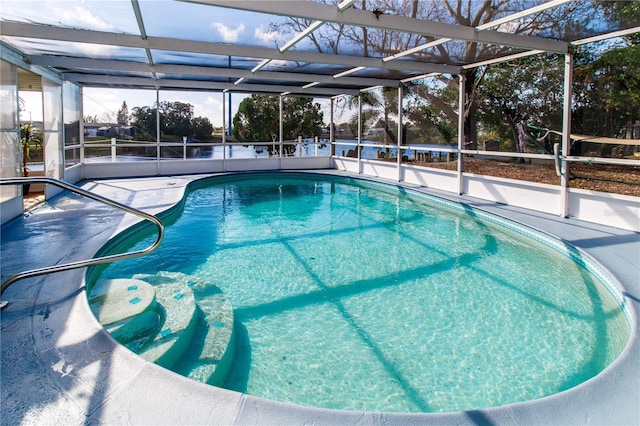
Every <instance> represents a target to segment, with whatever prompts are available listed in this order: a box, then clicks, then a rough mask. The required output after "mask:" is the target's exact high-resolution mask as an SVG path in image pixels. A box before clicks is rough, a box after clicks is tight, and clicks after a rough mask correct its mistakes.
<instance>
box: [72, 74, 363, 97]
mask: <svg viewBox="0 0 640 426" xmlns="http://www.w3.org/2000/svg"><path fill="white" fill-rule="evenodd" d="M63 76H64V78H65V79H66V80H67V81H71V82H74V83H78V84H83V85H98V86H101V87H126V88H146V89H149V88H156V87H157V88H158V89H165V90H213V91H220V92H222V91H225V90H226V91H228V92H243V93H273V94H280V93H282V92H290V93H292V94H298V95H304V96H319V97H321V96H327V97H328V96H336V95H357V94H358V93H360V90H359V89H346V88H344V89H343V88H327V87H324V88H315V87H312V88H308V89H302V88H301V87H299V86H287V85H277V84H276V85H274V84H246V83H243V84H238V85H234V84H233V83H224V82H219V83H218V82H211V81H200V80H190V81H186V80H172V79H159V80H151V79H149V78H144V77H119V76H110V75H97V74H79V73H64V74H63Z"/></svg>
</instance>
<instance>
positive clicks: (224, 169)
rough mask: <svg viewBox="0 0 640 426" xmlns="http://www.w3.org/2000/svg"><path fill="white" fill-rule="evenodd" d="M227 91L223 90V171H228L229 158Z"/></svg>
mask: <svg viewBox="0 0 640 426" xmlns="http://www.w3.org/2000/svg"><path fill="white" fill-rule="evenodd" d="M225 98H226V96H225V92H222V171H223V172H226V171H227V163H226V161H225V160H226V158H227V146H226V143H227V128H226V125H225V123H226V122H227V115H226V106H227V105H226V101H225Z"/></svg>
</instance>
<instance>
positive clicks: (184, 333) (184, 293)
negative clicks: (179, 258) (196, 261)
mask: <svg viewBox="0 0 640 426" xmlns="http://www.w3.org/2000/svg"><path fill="white" fill-rule="evenodd" d="M154 277H155V276H147V277H145V280H146V281H149V282H150V283H151V284H155V283H154V281H158V280H157V279H155V278H154ZM161 281H163V282H161V283H160V284H159V285H155V289H156V301H157V306H158V308H159V309H160V310H161V312H162V314H163V316H164V323H163V324H162V327H161V328H160V331H159V333H158V334H156V335H155V336H154V338H153V339H152V340H151V341H150V342H149V343H148V344H147V345H146V346H145V347H143V348H142V349H139V348H133V347H131V348H130V349H132V350H134V351H135V352H136V353H137V354H138V355H140V356H141V357H142V358H144V359H145V360H147V361H149V362H154V363H156V364H158V365H161V366H163V367H165V368H171V366H173V364H175V362H176V361H177V360H178V359H179V358H180V357H181V356H182V355H183V354H184V352H185V350H186V349H187V347H188V346H189V344H190V342H191V339H192V337H193V332H194V328H195V322H196V320H197V316H196V313H197V310H196V303H195V299H194V297H193V292H192V291H191V289H190V288H189V287H188V286H187V285H185V284H184V283H181V282H166V280H161ZM127 346H128V345H127ZM136 349H137V350H136Z"/></svg>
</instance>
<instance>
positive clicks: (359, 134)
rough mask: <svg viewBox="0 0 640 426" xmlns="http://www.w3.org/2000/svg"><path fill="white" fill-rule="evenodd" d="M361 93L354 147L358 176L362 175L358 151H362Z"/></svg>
mask: <svg viewBox="0 0 640 426" xmlns="http://www.w3.org/2000/svg"><path fill="white" fill-rule="evenodd" d="M361 143H362V93H360V94H359V95H358V141H357V145H356V156H357V157H356V158H357V159H358V174H360V173H362V170H361V168H360V151H361V150H362V146H361V145H360V144H361Z"/></svg>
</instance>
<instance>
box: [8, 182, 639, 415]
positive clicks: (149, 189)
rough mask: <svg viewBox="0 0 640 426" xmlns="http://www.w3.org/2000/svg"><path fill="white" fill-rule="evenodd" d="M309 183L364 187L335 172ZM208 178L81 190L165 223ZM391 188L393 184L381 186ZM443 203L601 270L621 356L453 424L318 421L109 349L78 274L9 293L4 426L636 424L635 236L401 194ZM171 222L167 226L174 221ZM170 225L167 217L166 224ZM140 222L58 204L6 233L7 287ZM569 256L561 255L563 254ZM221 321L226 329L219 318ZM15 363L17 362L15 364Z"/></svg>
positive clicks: (82, 255)
mask: <svg viewBox="0 0 640 426" xmlns="http://www.w3.org/2000/svg"><path fill="white" fill-rule="evenodd" d="M315 173H318V174H328V175H339V176H346V177H354V178H355V177H358V178H361V177H360V176H357V175H354V174H351V173H344V172H336V171H335V170H334V171H327V172H325V171H321V170H318V171H316V172H315ZM203 177H204V176H202V175H194V176H167V177H151V178H135V179H106V180H90V181H86V182H83V183H82V184H81V186H82V187H83V188H84V189H87V190H90V191H93V192H96V193H98V194H101V195H103V196H107V197H109V198H112V199H115V200H117V201H120V202H123V203H125V204H127V205H131V206H133V207H136V208H139V209H142V210H144V211H147V212H149V213H153V214H160V215H164V214H165V213H163V212H166V211H167V209H174V208H175V206H178V208H175V210H179V206H180V205H181V200H182V197H183V194H184V192H185V191H186V188H187V187H188V186H189V185H197V184H196V183H197V181H198V180H199V179H201V178H203ZM387 183H391V184H394V183H393V182H387ZM402 187H403V188H411V189H415V190H417V191H421V192H425V193H427V194H435V195H438V196H439V197H440V199H447V200H451V201H453V202H462V203H464V204H465V205H467V206H471V207H473V208H475V209H477V210H476V212H478V213H480V214H482V213H483V212H489V213H495V214H496V215H498V216H501V217H505V218H509V219H512V220H514V221H516V222H519V223H522V224H526V225H528V226H530V227H533V228H535V229H539V230H542V231H544V232H545V233H549V234H551V235H553V236H556V237H557V238H558V241H560V247H559V248H558V249H560V250H564V248H566V247H571V246H575V247H577V248H578V249H579V252H578V253H577V258H578V259H581V261H584V263H586V264H588V263H590V262H592V259H593V262H594V263H596V264H597V265H601V266H603V267H604V268H606V272H605V275H608V276H610V277H613V283H614V284H615V288H616V289H617V290H618V291H619V294H620V295H621V297H622V301H623V303H624V305H625V307H626V311H625V312H626V313H627V314H628V316H629V317H630V319H631V338H630V339H629V341H628V343H627V346H626V347H625V349H624V350H623V352H622V354H621V355H620V356H619V357H618V358H617V359H616V360H615V361H614V362H613V363H612V364H611V365H609V366H608V367H607V368H605V370H604V371H602V372H601V373H599V374H598V375H596V376H595V377H593V378H591V379H589V380H587V381H586V382H585V383H583V384H581V385H578V386H575V387H573V388H570V389H568V390H566V391H563V392H560V393H558V394H554V395H551V396H548V397H544V398H539V399H534V400H530V401H526V402H522V403H514V404H508V405H505V406H500V407H495V408H485V409H477V410H471V411H462V412H450V413H406V414H405V413H380V412H374V411H354V410H325V409H314V408H308V407H304V406H301V405H294V404H286V403H278V402H277V401H274V400H268V399H262V398H257V397H254V396H251V395H247V394H243V393H238V392H234V391H229V390H225V389H222V388H220V387H215V386H208V385H203V384H200V383H197V382H195V381H193V380H190V379H187V378H184V377H182V376H180V375H177V374H175V373H172V372H170V371H169V370H166V369H164V368H162V367H160V366H158V365H156V364H154V363H150V362H148V361H146V360H144V359H143V358H141V357H140V356H137V355H133V354H132V352H131V351H129V350H127V349H125V348H124V346H121V345H119V344H117V343H116V341H115V340H114V339H112V338H111V337H110V336H109V335H108V334H107V333H106V332H105V330H104V328H103V327H102V326H101V325H100V324H99V323H98V321H97V320H96V319H95V316H94V314H93V313H92V312H91V310H90V308H89V303H88V299H87V294H86V293H85V287H84V285H85V282H84V277H85V272H84V270H76V271H69V272H64V273H57V274H50V275H47V276H44V277H41V278H38V279H28V280H23V281H19V282H17V283H15V284H14V285H13V286H11V287H10V288H9V289H7V290H6V291H5V292H4V293H3V300H7V301H8V302H9V305H8V306H7V307H6V308H4V309H3V310H2V311H0V316H1V325H2V345H0V350H1V351H2V357H1V358H0V360H1V362H2V368H0V374H1V382H2V386H1V387H0V391H1V392H2V404H1V405H0V410H1V415H2V419H3V423H4V422H6V423H7V424H27V425H38V424H44V423H57V424H78V423H108V424H125V423H127V424H167V423H170V424H203V423H206V424H246V425H249V424H251V425H253V424H267V423H268V424H291V423H295V424H302V423H310V422H314V423H323V424H355V423H360V424H362V423H364V424H380V423H386V424H513V423H519V424H557V425H565V424H591V425H601V424H628V425H636V424H638V422H640V406H639V404H638V403H637V401H638V400H640V389H639V388H638V386H637V380H638V377H640V339H638V315H637V312H638V308H639V307H640V280H639V277H640V234H638V233H634V232H629V231H624V230H620V229H616V228H611V227H607V226H601V225H598V224H593V223H586V222H582V221H579V220H574V219H570V220H568V219H563V218H559V217H557V216H554V215H549V214H544V213H537V212H532V211H529V210H526V209H520V208H516V207H508V206H503V205H500V204H496V203H490V202H486V201H482V200H477V199H474V198H472V197H468V196H460V197H454V196H451V195H448V194H444V193H440V192H438V191H436V190H432V189H431V190H430V189H424V188H417V187H413V186H411V185H407V184H403V186H402ZM173 217H174V215H170V217H169V220H172V219H173ZM165 219H166V217H165ZM134 222H135V218H134V217H128V216H127V215H122V214H120V213H119V212H117V211H116V212H114V210H113V209H112V208H108V207H105V206H102V205H99V204H97V203H94V202H91V201H87V200H86V199H82V198H79V197H76V196H74V195H70V194H68V193H63V194H62V195H60V196H58V197H56V198H54V199H52V200H49V201H48V202H47V203H45V204H43V205H41V206H40V207H38V208H37V209H35V210H34V211H32V212H30V213H29V214H27V215H25V216H24V217H21V218H18V219H16V220H14V221H12V222H11V223H9V224H6V225H4V226H3V227H2V232H1V234H0V237H1V242H2V256H0V262H1V266H2V270H1V272H2V275H3V278H4V277H6V276H8V275H10V274H12V273H15V272H17V271H21V270H25V269H29V268H33V267H38V266H47V265H52V264H55V263H60V262H64V261H74V260H81V259H86V258H88V257H91V256H92V255H94V254H95V253H96V252H97V251H98V250H99V249H100V247H103V246H104V244H105V242H106V241H108V240H109V239H110V238H112V237H113V236H114V235H122V231H123V230H125V229H127V228H129V226H130V225H132V224H133V223H134ZM563 247H564V248H563ZM222 320H224V319H222ZM18 360H19V361H18Z"/></svg>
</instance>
